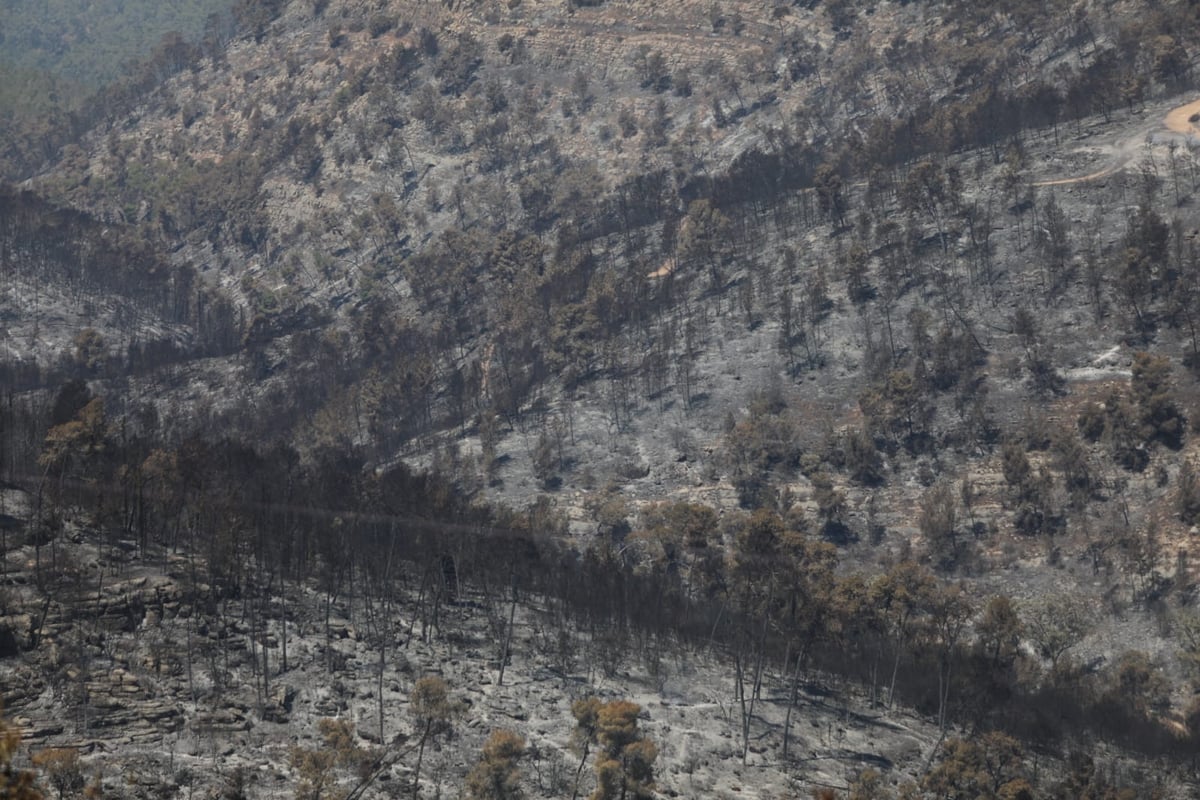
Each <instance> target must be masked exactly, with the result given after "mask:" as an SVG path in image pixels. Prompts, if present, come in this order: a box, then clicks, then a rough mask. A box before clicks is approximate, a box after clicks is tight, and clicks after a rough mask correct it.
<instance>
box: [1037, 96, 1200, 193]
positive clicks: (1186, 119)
mask: <svg viewBox="0 0 1200 800" xmlns="http://www.w3.org/2000/svg"><path fill="white" fill-rule="evenodd" d="M1197 114H1200V100H1193V101H1192V102H1190V103H1186V104H1184V105H1182V106H1178V107H1176V108H1173V109H1171V111H1169V112H1168V113H1167V115H1166V116H1165V117H1163V119H1162V122H1161V123H1159V124H1157V125H1154V126H1151V127H1150V128H1148V129H1147V130H1145V131H1142V132H1141V133H1139V134H1138V135H1137V136H1132V137H1130V138H1128V139H1125V140H1123V141H1121V142H1119V143H1118V144H1117V145H1116V146H1115V147H1114V150H1115V151H1116V153H1117V154H1119V155H1118V158H1117V159H1116V160H1115V161H1114V162H1113V163H1111V164H1109V165H1108V166H1107V167H1105V168H1104V169H1101V170H1097V171H1096V172H1092V173H1089V174H1087V175H1079V176H1076V177H1073V178H1055V179H1053V180H1047V181H1034V183H1033V185H1034V186H1066V185H1069V184H1072V183H1085V182H1087V181H1094V180H1098V179H1100V178H1107V177H1108V176H1109V175H1112V174H1113V173H1115V172H1118V171H1119V170H1121V169H1124V167H1125V166H1126V165H1127V164H1128V163H1129V162H1130V161H1132V160H1133V158H1134V156H1135V155H1136V154H1137V151H1138V150H1139V149H1140V147H1141V145H1142V143H1143V141H1144V140H1145V137H1146V135H1148V134H1153V133H1155V132H1157V131H1159V130H1160V129H1165V130H1166V131H1167V132H1168V133H1172V134H1176V135H1178V136H1183V137H1188V138H1190V137H1198V136H1200V127H1197V125H1196V124H1195V123H1194V122H1193V121H1192V118H1193V117H1195V116H1196V115H1197ZM1160 125H1161V128H1160Z"/></svg>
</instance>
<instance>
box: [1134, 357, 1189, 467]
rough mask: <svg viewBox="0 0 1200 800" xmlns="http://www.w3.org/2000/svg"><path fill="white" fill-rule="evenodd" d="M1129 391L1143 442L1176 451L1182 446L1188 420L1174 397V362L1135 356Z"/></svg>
mask: <svg viewBox="0 0 1200 800" xmlns="http://www.w3.org/2000/svg"><path fill="white" fill-rule="evenodd" d="M1129 388H1130V392H1131V393H1132V395H1133V400H1134V403H1135V404H1136V407H1137V411H1138V417H1139V419H1138V421H1139V423H1140V433H1141V436H1142V439H1143V441H1145V442H1153V441H1158V442H1161V443H1162V444H1165V445H1167V446H1168V447H1171V448H1174V449H1178V448H1179V447H1181V446H1182V444H1183V435H1184V431H1185V429H1186V425H1185V422H1186V420H1185V419H1184V416H1183V412H1182V411H1180V410H1179V407H1178V406H1177V405H1176V404H1175V401H1174V399H1173V398H1172V396H1171V389H1172V383H1171V362H1170V361H1169V360H1168V359H1167V357H1166V356H1155V355H1151V354H1150V353H1137V354H1135V355H1134V357H1133V370H1132V375H1131V376H1130V378H1129Z"/></svg>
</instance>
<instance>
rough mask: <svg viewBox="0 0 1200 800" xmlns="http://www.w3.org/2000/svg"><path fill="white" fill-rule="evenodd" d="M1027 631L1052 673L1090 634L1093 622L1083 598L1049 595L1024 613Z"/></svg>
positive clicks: (1023, 617)
mask: <svg viewBox="0 0 1200 800" xmlns="http://www.w3.org/2000/svg"><path fill="white" fill-rule="evenodd" d="M1021 621H1022V622H1023V623H1024V625H1025V632H1026V634H1028V636H1029V638H1030V639H1032V640H1033V643H1034V644H1035V645H1037V648H1038V652H1039V653H1041V655H1042V657H1043V658H1046V659H1049V661H1050V668H1051V670H1057V669H1058V666H1059V662H1060V661H1061V660H1062V657H1063V656H1064V655H1066V654H1067V652H1068V651H1069V650H1071V649H1072V648H1073V647H1075V646H1076V645H1077V644H1079V643H1080V642H1082V641H1083V640H1084V638H1085V637H1086V636H1087V635H1088V634H1089V633H1091V630H1092V627H1093V626H1094V619H1093V615H1092V612H1091V609H1090V608H1089V607H1088V604H1087V603H1086V601H1084V600H1083V599H1081V598H1079V597H1076V596H1074V595H1068V594H1056V595H1049V596H1046V597H1044V598H1042V599H1041V600H1039V601H1038V602H1037V603H1035V604H1033V605H1030V606H1028V607H1027V608H1025V609H1024V611H1023V612H1022V614H1021Z"/></svg>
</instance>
